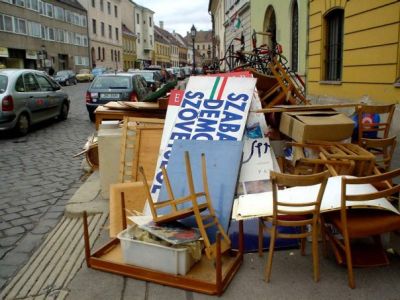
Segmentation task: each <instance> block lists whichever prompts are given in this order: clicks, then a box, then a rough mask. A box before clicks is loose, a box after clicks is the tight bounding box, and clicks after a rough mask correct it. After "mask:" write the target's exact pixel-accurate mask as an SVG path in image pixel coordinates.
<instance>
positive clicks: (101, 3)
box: [100, 0, 104, 11]
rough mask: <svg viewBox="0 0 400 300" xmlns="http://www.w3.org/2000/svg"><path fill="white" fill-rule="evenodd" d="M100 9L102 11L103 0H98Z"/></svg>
mask: <svg viewBox="0 0 400 300" xmlns="http://www.w3.org/2000/svg"><path fill="white" fill-rule="evenodd" d="M100 10H101V11H104V0H100Z"/></svg>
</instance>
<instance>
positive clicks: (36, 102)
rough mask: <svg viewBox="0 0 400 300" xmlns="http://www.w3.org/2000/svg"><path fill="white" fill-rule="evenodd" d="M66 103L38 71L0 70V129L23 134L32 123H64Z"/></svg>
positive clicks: (66, 99) (62, 95) (51, 82)
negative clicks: (46, 121) (59, 120)
mask: <svg viewBox="0 0 400 300" xmlns="http://www.w3.org/2000/svg"><path fill="white" fill-rule="evenodd" d="M69 105H70V100H69V99H68V94H67V93H65V92H64V91H63V90H62V89H61V87H60V85H59V84H57V83H56V82H54V81H53V80H52V79H51V78H50V77H49V76H48V75H46V74H45V73H44V72H42V71H36V70H28V69H4V70H0V130H6V129H14V130H15V131H16V132H17V133H18V134H21V135H24V134H26V133H27V132H28V130H29V127H30V126H31V125H32V124H35V123H38V122H41V121H44V120H47V119H51V118H55V117H57V118H58V119H61V120H65V119H66V118H67V116H68V112H69Z"/></svg>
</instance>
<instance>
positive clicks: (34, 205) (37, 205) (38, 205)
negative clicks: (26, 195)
mask: <svg viewBox="0 0 400 300" xmlns="http://www.w3.org/2000/svg"><path fill="white" fill-rule="evenodd" d="M48 205H49V204H48V203H47V202H46V201H40V202H35V203H32V204H29V205H26V206H25V207H26V209H35V208H42V207H46V206H48Z"/></svg>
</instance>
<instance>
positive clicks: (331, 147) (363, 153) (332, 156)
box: [289, 141, 375, 176]
mask: <svg viewBox="0 0 400 300" xmlns="http://www.w3.org/2000/svg"><path fill="white" fill-rule="evenodd" d="M289 144H291V145H292V146H294V147H297V148H299V149H300V151H299V152H300V153H301V152H302V151H303V149H304V148H310V149H313V150H314V151H315V152H317V153H318V157H317V158H305V157H299V165H300V166H301V164H306V163H308V164H313V163H314V164H315V165H316V170H319V169H318V167H319V166H321V165H323V162H324V161H326V167H327V168H328V170H329V171H330V172H331V175H332V176H337V175H355V176H367V175H371V174H373V170H374V167H375V155H373V154H372V153H370V152H368V151H367V150H366V149H364V148H362V147H360V146H358V145H357V144H351V143H337V142H327V141H310V142H308V143H295V142H293V143H289ZM299 173H301V172H299Z"/></svg>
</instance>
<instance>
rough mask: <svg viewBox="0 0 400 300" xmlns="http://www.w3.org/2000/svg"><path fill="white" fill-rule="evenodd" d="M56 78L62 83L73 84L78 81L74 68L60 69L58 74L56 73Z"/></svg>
mask: <svg viewBox="0 0 400 300" xmlns="http://www.w3.org/2000/svg"><path fill="white" fill-rule="evenodd" d="M54 80H55V81H57V82H58V83H59V84H61V85H71V84H77V83H78V81H77V80H76V74H75V72H74V71H72V70H62V71H58V72H57V73H56V75H54Z"/></svg>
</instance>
